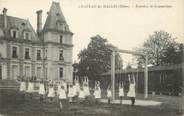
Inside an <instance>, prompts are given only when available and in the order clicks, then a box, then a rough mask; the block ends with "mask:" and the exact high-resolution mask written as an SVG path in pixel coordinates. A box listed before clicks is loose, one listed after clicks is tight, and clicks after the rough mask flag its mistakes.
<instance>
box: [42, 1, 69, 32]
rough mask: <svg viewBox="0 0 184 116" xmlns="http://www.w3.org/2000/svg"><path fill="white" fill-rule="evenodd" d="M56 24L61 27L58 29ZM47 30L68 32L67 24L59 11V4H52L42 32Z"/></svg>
mask: <svg viewBox="0 0 184 116" xmlns="http://www.w3.org/2000/svg"><path fill="white" fill-rule="evenodd" d="M57 23H59V24H60V25H61V26H63V27H61V28H58V25H57ZM47 29H54V30H59V31H63V32H70V30H69V27H68V24H67V22H66V20H65V17H64V15H63V13H62V11H61V8H60V4H59V3H58V2H52V5H51V8H50V10H49V12H48V16H47V19H46V22H45V25H44V28H43V30H47Z"/></svg>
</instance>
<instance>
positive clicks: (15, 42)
mask: <svg viewBox="0 0 184 116" xmlns="http://www.w3.org/2000/svg"><path fill="white" fill-rule="evenodd" d="M36 13H37V32H35V31H34V29H33V27H32V26H31V24H30V22H29V21H28V20H25V19H20V18H17V17H12V16H8V15H7V9H6V8H4V9H3V13H2V14H0V79H10V80H14V79H17V76H25V77H31V76H36V77H37V78H47V79H54V80H57V79H62V78H63V79H65V80H67V81H68V82H72V78H73V77H72V76H73V69H72V51H73V44H72V36H73V33H72V32H71V31H70V29H69V26H68V24H67V22H66V20H65V18H64V16H63V13H62V11H61V8H60V4H59V3H57V2H53V3H52V5H51V8H50V10H49V12H48V16H47V19H46V22H45V24H44V26H43V29H42V10H39V11H37V12H36Z"/></svg>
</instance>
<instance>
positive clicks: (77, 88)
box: [75, 83, 80, 93]
mask: <svg viewBox="0 0 184 116" xmlns="http://www.w3.org/2000/svg"><path fill="white" fill-rule="evenodd" d="M75 87H76V92H78V93H79V92H80V85H79V83H76V85H75Z"/></svg>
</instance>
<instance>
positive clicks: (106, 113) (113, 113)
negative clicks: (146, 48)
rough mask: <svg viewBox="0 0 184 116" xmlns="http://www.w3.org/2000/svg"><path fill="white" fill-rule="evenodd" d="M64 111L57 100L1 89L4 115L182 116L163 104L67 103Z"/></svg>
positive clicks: (176, 110)
mask: <svg viewBox="0 0 184 116" xmlns="http://www.w3.org/2000/svg"><path fill="white" fill-rule="evenodd" d="M64 106H66V107H65V108H64V109H63V110H62V111H59V110H58V108H57V101H54V102H53V103H49V102H48V101H45V102H44V103H41V102H39V98H38V96H37V95H34V99H32V100H31V99H30V98H29V97H28V96H27V97H26V99H25V101H24V100H22V97H21V94H20V93H19V92H18V91H17V90H0V114H1V115H3V116H181V114H180V113H179V111H178V109H173V108H169V107H165V105H162V106H149V107H145V106H130V105H117V104H116V105H115V104H110V105H109V104H105V103H99V104H95V103H94V102H90V103H89V102H85V103H73V104H69V103H66V104H65V105H64Z"/></svg>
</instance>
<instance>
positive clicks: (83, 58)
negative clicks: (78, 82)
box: [78, 35, 122, 79]
mask: <svg viewBox="0 0 184 116" xmlns="http://www.w3.org/2000/svg"><path fill="white" fill-rule="evenodd" d="M110 47H113V46H112V45H111V44H108V43H107V40H106V39H104V38H102V37H101V36H99V35H97V36H94V37H91V41H90V43H89V44H88V46H87V48H84V49H83V50H81V51H80V53H79V54H78V58H79V63H78V71H79V75H80V76H84V75H87V76H88V77H91V78H94V79H96V77H97V76H99V75H101V74H102V73H105V72H107V71H109V70H110V67H111V65H110V63H111V52H112V51H111V50H110V49H109V48H110ZM115 62H116V64H115V65H116V69H117V68H118V69H120V68H122V59H121V57H120V55H119V54H118V53H116V56H115Z"/></svg>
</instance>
